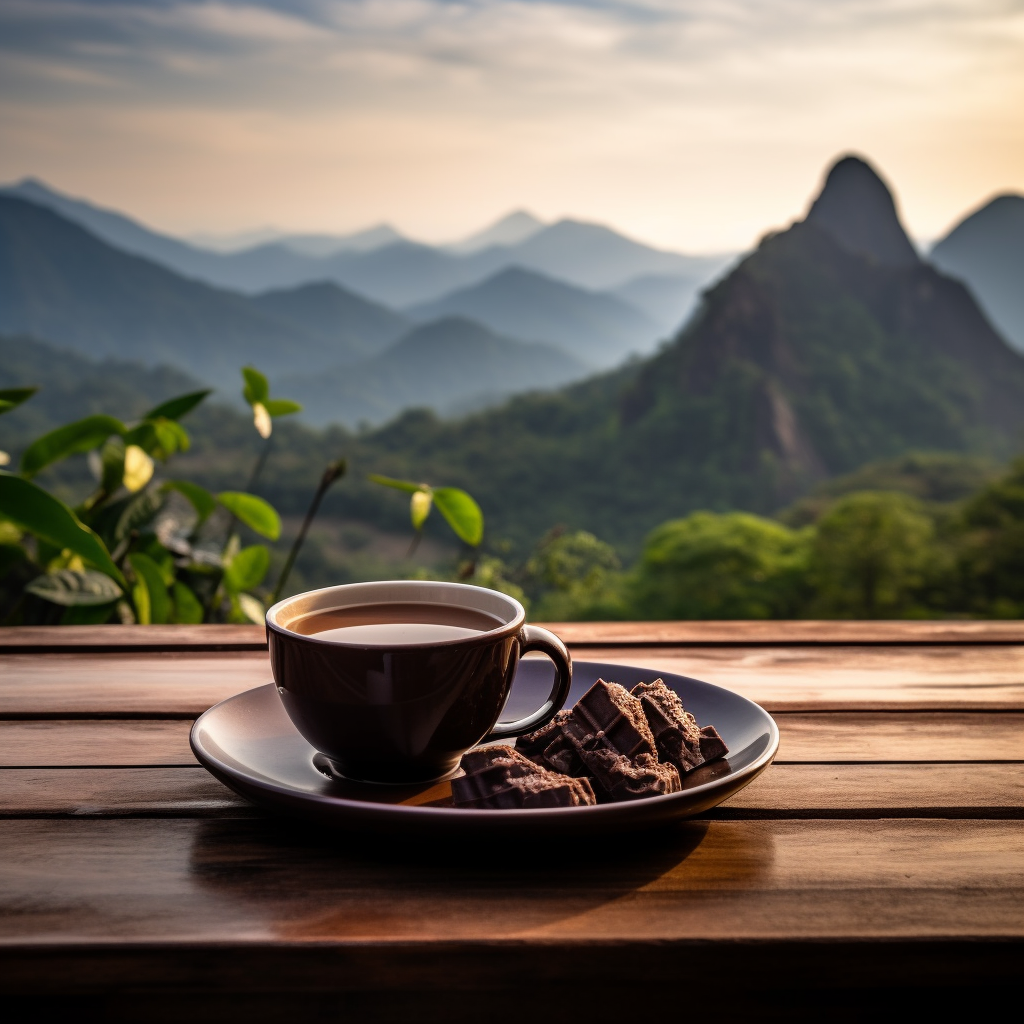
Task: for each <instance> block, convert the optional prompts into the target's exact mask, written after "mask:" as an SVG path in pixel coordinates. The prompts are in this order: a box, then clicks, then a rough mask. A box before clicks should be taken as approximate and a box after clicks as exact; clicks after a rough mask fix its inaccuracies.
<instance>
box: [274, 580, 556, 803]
mask: <svg viewBox="0 0 1024 1024" xmlns="http://www.w3.org/2000/svg"><path fill="white" fill-rule="evenodd" d="M267 640H268V643H269V646H270V663H271V666H272V669H273V673H274V681H275V682H276V684H277V692H278V694H279V695H280V697H281V702H282V704H283V705H284V708H285V711H286V712H287V713H288V717H289V718H290V719H291V720H292V723H293V724H294V726H295V728H296V729H297V730H298V731H299V733H300V734H301V735H302V736H303V737H304V738H305V739H306V740H307V741H308V742H309V743H310V744H311V745H312V746H313V747H315V748H316V749H317V750H319V751H320V752H321V753H322V754H324V755H326V756H327V757H328V758H329V759H330V760H331V761H332V762H333V765H334V768H335V769H336V771H337V772H338V773H340V774H341V775H343V776H345V777H346V778H349V779H353V780H355V781H360V782H387V783H414V782H429V781H432V780H435V779H440V778H443V777H444V776H446V775H448V774H450V773H451V772H452V771H453V770H454V769H455V768H456V767H457V765H458V763H459V759H460V758H461V757H462V755H463V754H464V753H465V752H466V751H467V750H468V749H469V748H470V747H473V746H475V745H476V744H477V743H480V742H481V741H487V740H499V739H512V738H513V737H516V736H519V735H522V734H523V733H526V732H531V731H532V730H534V729H538V728H540V726H542V725H544V724H546V723H547V722H549V721H550V720H551V719H552V718H553V717H554V715H555V713H556V712H557V711H559V710H560V709H561V707H562V705H563V704H564V703H565V700H566V697H567V696H568V695H569V687H570V684H571V681H572V660H571V658H570V657H569V652H568V651H567V650H566V648H565V645H564V644H563V643H562V641H561V640H559V639H558V637H557V636H555V635H554V633H551V632H550V631H548V630H546V629H542V628H541V627H539V626H530V625H527V624H526V613H525V611H524V609H523V606H522V605H521V604H520V603H519V602H518V601H516V600H515V599H513V598H511V597H508V596H507V595H505V594H501V593H499V592H497V591H495V590H485V589H484V588H482V587H473V586H469V585H468V584H464V583H436V582H432V581H423V580H393V581H387V582H377V583H351V584H346V585H343V586H337V587H327V588H326V589H324V590H314V591H311V592H309V593H305V594H298V595H296V596H295V597H290V598H287V599H286V600H284V601H280V602H279V603H277V604H275V605H274V606H273V607H272V608H271V609H270V610H269V611H268V612H267ZM527 651H540V652H542V653H544V654H546V655H547V656H548V657H549V658H550V659H551V660H552V661H553V662H554V665H555V678H554V683H553V685H552V688H551V692H550V694H549V696H548V698H547V700H546V701H545V702H544V704H543V705H542V706H541V707H539V708H538V709H537V710H536V711H535V712H533V714H530V715H527V716H526V717H525V718H522V719H519V720H518V721H514V722H500V723H499V722H498V716H499V715H500V714H501V711H502V709H503V708H504V706H505V701H506V700H507V698H508V695H509V692H510V691H511V688H512V680H513V679H514V677H515V674H516V667H517V666H518V664H519V659H520V657H521V656H522V655H523V654H525V653H526V652H527Z"/></svg>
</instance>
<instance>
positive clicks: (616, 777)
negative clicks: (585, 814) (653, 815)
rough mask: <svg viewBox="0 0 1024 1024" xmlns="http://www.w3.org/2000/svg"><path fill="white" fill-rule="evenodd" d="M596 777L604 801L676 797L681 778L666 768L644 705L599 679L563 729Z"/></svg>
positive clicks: (615, 685) (667, 765) (582, 698)
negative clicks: (646, 716) (656, 746)
mask: <svg viewBox="0 0 1024 1024" xmlns="http://www.w3.org/2000/svg"><path fill="white" fill-rule="evenodd" d="M562 732H563V733H564V734H565V736H566V737H567V738H568V739H569V740H570V741H571V742H572V745H573V746H574V747H575V748H576V751H577V753H578V754H579V757H580V760H582V761H583V763H584V765H586V768H587V771H588V773H589V774H590V775H591V776H592V777H593V782H594V789H595V792H596V793H597V794H598V798H599V799H600V800H602V801H617V800H636V799H638V798H639V797H645V796H657V795H658V794H660V793H675V792H678V790H679V789H680V788H681V784H680V781H679V773H678V772H677V771H676V769H675V767H674V766H673V765H670V764H661V763H660V762H659V761H658V756H657V753H656V748H655V743H654V736H653V735H652V733H651V730H650V727H649V726H648V725H647V719H646V718H645V717H644V713H643V708H642V707H641V706H640V701H638V700H637V699H636V698H635V697H633V696H632V695H631V694H630V693H629V691H628V690H626V688H625V687H623V686H619V684H618V683H606V682H605V681H604V680H603V679H599V680H598V681H597V682H596V683H594V685H593V686H592V687H591V688H590V689H589V690H587V692H586V693H585V694H584V695H583V696H582V697H581V698H580V700H579V702H578V703H577V704H576V707H575V708H573V710H572V714H571V715H570V716H569V717H568V718H567V719H566V721H565V722H564V723H563V725H562Z"/></svg>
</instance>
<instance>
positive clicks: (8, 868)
mask: <svg viewBox="0 0 1024 1024" xmlns="http://www.w3.org/2000/svg"><path fill="white" fill-rule="evenodd" d="M638 838H639V837H633V838H632V839H631V841H630V842H629V843H628V844H613V847H612V848H611V849H608V850H606V851H603V852H600V851H594V850H590V851H588V850H573V851H571V855H569V856H566V857H563V858H561V859H556V860H555V862H554V863H552V861H551V859H550V858H542V857H538V856H537V851H536V848H535V847H533V848H527V849H524V850H521V851H515V850H514V849H513V850H505V851H502V853H501V855H499V856H494V857H478V858H475V859H472V860H469V859H466V858H460V857H452V855H451V851H450V850H449V849H447V848H446V847H444V846H443V844H442V846H440V847H431V846H430V845H428V844H416V848H415V849H410V848H408V847H405V848H401V846H400V844H395V845H394V846H392V847H390V848H385V849H380V848H362V849H361V848H360V847H359V845H358V843H354V837H341V836H338V835H334V834H331V833H327V832H323V831H319V832H318V831H316V830H312V829H306V828H304V827H303V826H301V825H300V824H297V823H292V822H287V821H263V820H244V819H239V820H234V821H225V820H208V821H198V820H169V821H155V820H145V819H144V820H133V821H126V820H119V821H90V820H79V821H52V822H47V821H5V822H0V946H4V945H9V944H15V945H21V946H25V945H26V944H29V945H38V944H41V943H68V942H76V943H81V942H89V943H93V944H95V943H101V942H110V941H116V942H118V943H122V944H123V943H139V942H160V943H168V942H172V943H196V942H207V943H209V942H224V943H229V944H239V943H244V944H245V945H250V944H252V943H258V942H265V943H266V942H272V943H276V944H279V945H289V944H294V943H310V942H331V943H348V944H365V943H381V944H384V945H385V946H393V945H394V944H396V943H403V942H404V943H413V944H419V945H422V944H431V943H446V942H450V941H458V940H472V941H488V942H505V943H508V942H536V941H572V942H582V943H593V942H599V941H611V942H635V941H689V942H692V941H694V940H728V941H734V940H737V939H779V940H781V939H788V940H792V939H797V938H808V937H814V938H822V939H823V938H852V937H858V938H862V939H863V938H883V937H884V938H890V939H891V938H896V937H928V936H931V937H946V938H949V937H953V936H958V937H960V938H974V939H978V938H983V937H1000V936H1002V937H1017V938H1020V937H1022V936H1024V823H1022V822H1016V821H1013V822H1009V821H970V822H959V821H916V820H907V821H893V820H876V821H745V822H741V821H715V822H710V823H699V822H694V823H689V824H684V825H683V826H682V827H680V828H679V829H677V830H675V831H674V832H672V833H671V834H670V835H669V836H667V837H661V838H657V839H654V838H652V839H650V840H649V841H648V843H647V844H646V845H640V843H638ZM569 852H570V851H568V850H567V851H566V853H567V854H568V853H569ZM965 870H967V871H968V872H969V883H967V882H965Z"/></svg>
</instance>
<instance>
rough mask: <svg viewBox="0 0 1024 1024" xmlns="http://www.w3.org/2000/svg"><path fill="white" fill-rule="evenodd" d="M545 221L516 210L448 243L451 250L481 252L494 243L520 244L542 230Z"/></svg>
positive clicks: (447, 247)
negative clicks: (458, 240)
mask: <svg viewBox="0 0 1024 1024" xmlns="http://www.w3.org/2000/svg"><path fill="white" fill-rule="evenodd" d="M543 227H544V222H543V221H542V220H538V219H537V218H536V217H534V215H533V214H532V213H527V212H526V211H525V210H515V211H514V212H513V213H509V214H507V215H506V216H504V217H502V218H501V220H498V221H495V222H494V223H493V224H491V225H490V227H486V228H484V229H483V230H482V231H477V232H476V233H475V234H472V235H470V236H469V237H468V238H464V239H463V240H462V241H461V242H454V243H452V244H451V245H446V246H445V248H446V249H447V250H448V251H449V252H456V253H468V252H479V251H480V250H481V249H487V248H489V247H490V246H492V245H518V244H519V243H520V242H525V241H526V239H528V238H530V237H531V236H532V235H535V234H537V232H538V231H540V230H542V229H543Z"/></svg>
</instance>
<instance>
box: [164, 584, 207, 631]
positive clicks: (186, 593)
mask: <svg viewBox="0 0 1024 1024" xmlns="http://www.w3.org/2000/svg"><path fill="white" fill-rule="evenodd" d="M171 595H172V596H173V598H174V615H173V618H174V621H175V622H187V623H190V624H196V623H199V622H202V621H203V606H202V604H200V602H199V598H198V597H196V595H195V594H194V593H193V592H192V591H191V590H190V589H189V588H188V587H186V586H185V584H184V583H180V582H178V581H175V583H174V585H173V586H172V587H171Z"/></svg>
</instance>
